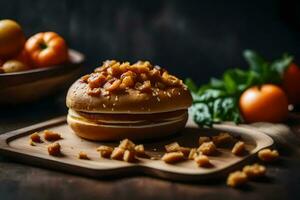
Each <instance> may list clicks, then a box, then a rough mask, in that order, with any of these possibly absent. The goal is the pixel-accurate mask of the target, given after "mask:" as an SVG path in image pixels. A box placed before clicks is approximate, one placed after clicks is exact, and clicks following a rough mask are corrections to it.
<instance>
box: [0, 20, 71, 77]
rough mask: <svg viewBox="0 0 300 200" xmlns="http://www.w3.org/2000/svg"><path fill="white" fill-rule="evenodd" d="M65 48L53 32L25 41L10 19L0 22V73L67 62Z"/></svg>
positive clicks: (16, 25)
mask: <svg viewBox="0 0 300 200" xmlns="http://www.w3.org/2000/svg"><path fill="white" fill-rule="evenodd" d="M68 60H69V56H68V47H67V45H66V42H65V40H64V39H63V38H62V37H61V36H60V35H58V34H57V33H54V32H42V33H37V34H35V35H33V36H31V37H30V38H28V39H26V37H25V35H24V33H23V30H22V28H21V26H20V25H19V24H18V23H17V22H15V21H13V20H9V19H6V20H1V21H0V73H11V72H20V71H25V70H30V69H34V68H44V67H51V66H55V65H60V64H64V63H67V62H68Z"/></svg>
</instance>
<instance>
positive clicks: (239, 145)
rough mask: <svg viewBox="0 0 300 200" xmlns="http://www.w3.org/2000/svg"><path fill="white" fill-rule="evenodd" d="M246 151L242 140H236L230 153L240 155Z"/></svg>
mask: <svg viewBox="0 0 300 200" xmlns="http://www.w3.org/2000/svg"><path fill="white" fill-rule="evenodd" d="M245 152H246V145H245V143H244V142H242V141H238V142H236V143H235V144H234V146H233V148H232V150H231V153H233V154H234V155H236V156H241V155H243V154H244V153H245Z"/></svg>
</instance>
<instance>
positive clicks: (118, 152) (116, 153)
mask: <svg viewBox="0 0 300 200" xmlns="http://www.w3.org/2000/svg"><path fill="white" fill-rule="evenodd" d="M124 152H125V149H123V148H120V147H116V148H114V150H113V151H112V153H111V155H110V158H111V159H113V160H123V156H124Z"/></svg>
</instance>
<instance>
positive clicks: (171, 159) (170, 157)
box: [161, 152, 184, 164]
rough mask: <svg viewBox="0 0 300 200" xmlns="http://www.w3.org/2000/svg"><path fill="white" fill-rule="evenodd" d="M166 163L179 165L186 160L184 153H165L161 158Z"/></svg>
mask: <svg viewBox="0 0 300 200" xmlns="http://www.w3.org/2000/svg"><path fill="white" fill-rule="evenodd" d="M161 160H163V161H164V162H166V163H170V164H171V163H177V162H180V161H183V160H184V154H183V153H182V152H169V153H165V154H164V155H163V157H162V158H161Z"/></svg>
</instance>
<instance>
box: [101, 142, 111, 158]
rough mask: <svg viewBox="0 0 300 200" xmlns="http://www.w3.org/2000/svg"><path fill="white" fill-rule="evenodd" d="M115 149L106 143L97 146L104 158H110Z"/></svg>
mask: <svg viewBox="0 0 300 200" xmlns="http://www.w3.org/2000/svg"><path fill="white" fill-rule="evenodd" d="M113 150H114V148H112V147H109V146H105V145H101V146H99V147H98V148H97V151H98V152H99V153H100V156H101V157H102V158H110V155H111V154H112V152H113Z"/></svg>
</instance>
